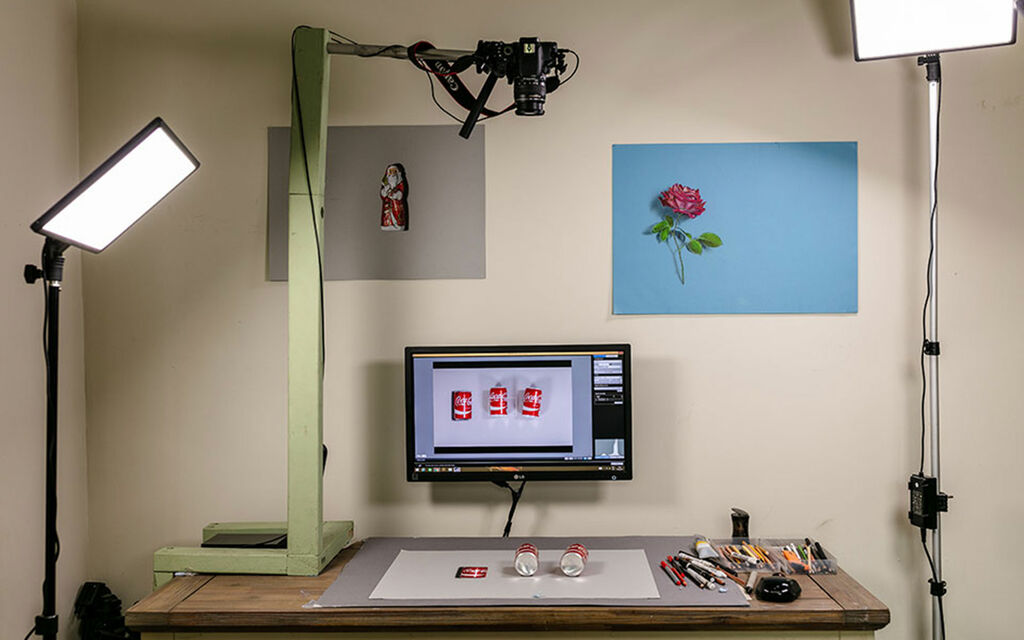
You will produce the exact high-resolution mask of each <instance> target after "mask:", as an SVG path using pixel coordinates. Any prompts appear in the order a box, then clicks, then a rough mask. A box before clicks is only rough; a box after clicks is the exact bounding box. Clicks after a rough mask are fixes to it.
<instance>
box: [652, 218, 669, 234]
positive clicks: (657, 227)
mask: <svg viewBox="0 0 1024 640" xmlns="http://www.w3.org/2000/svg"><path fill="white" fill-rule="evenodd" d="M665 229H668V223H667V222H665V221H664V220H662V221H661V222H659V223H658V224H656V225H654V226H653V227H651V233H658V232H660V231H664V230H665Z"/></svg>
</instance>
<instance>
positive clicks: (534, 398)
mask: <svg viewBox="0 0 1024 640" xmlns="http://www.w3.org/2000/svg"><path fill="white" fill-rule="evenodd" d="M540 396H541V390H540V389H539V388H537V387H532V386H531V387H526V389H525V390H524V391H523V415H524V416H525V417H527V418H538V417H540Z"/></svg>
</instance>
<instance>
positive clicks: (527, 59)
mask: <svg viewBox="0 0 1024 640" xmlns="http://www.w3.org/2000/svg"><path fill="white" fill-rule="evenodd" d="M473 58H474V61H475V62H476V70H477V71H478V72H480V73H485V72H486V73H489V74H491V75H493V76H496V77H498V78H507V79H508V83H509V84H510V85H512V94H513V96H514V97H515V103H516V115H517V116H542V115H544V99H545V98H546V97H547V94H548V93H549V92H551V91H554V90H555V89H557V88H558V85H559V84H560V80H559V78H558V75H557V74H560V73H565V70H566V65H565V49H559V48H558V44H556V43H554V42H540V41H539V39H538V38H520V39H519V41H518V42H509V43H505V42H496V41H484V40H481V41H480V42H479V43H478V44H477V48H476V53H475V55H474V56H473Z"/></svg>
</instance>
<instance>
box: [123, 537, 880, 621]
mask: <svg viewBox="0 0 1024 640" xmlns="http://www.w3.org/2000/svg"><path fill="white" fill-rule="evenodd" d="M358 547H359V543H356V544H354V545H352V546H351V547H349V548H348V549H345V550H344V551H342V552H341V553H340V554H338V557H337V558H335V559H334V562H332V563H331V564H330V565H329V566H328V567H327V569H325V570H324V572H323V573H322V574H320V575H319V576H315V577H301V576H252V575H196V576H184V577H178V578H175V579H173V580H172V581H171V582H169V583H167V584H166V585H164V586H163V587H161V588H160V589H159V590H157V591H155V592H154V593H152V594H150V595H149V596H147V597H146V598H144V599H143V600H141V601H139V602H138V603H137V604H135V606H133V607H132V608H130V609H129V610H128V611H127V613H126V614H125V619H126V623H127V626H128V627H129V628H131V629H133V630H135V631H142V632H154V631H179V632H181V631H239V630H252V631H289V632H296V631H459V630H464V631H476V632H480V631H485V630H490V631H512V630H530V631H584V630H588V631H594V630H618V631H622V630H631V631H658V630H680V631H683V630H686V631H698V630H722V631H730V630H731V631H744V630H751V631H752V630H775V631H820V630H844V631H874V630H876V629H881V628H882V627H884V626H885V625H887V624H888V623H889V609H888V608H887V607H886V606H885V605H884V604H882V602H881V601H879V600H878V599H877V598H875V597H874V596H873V595H871V593H869V592H868V590H867V589H865V588H864V587H862V586H861V585H860V584H859V583H858V582H857V581H856V580H854V579H853V578H851V577H850V576H849V575H848V574H847V573H845V572H844V571H842V570H840V571H839V573H838V574H837V575H820V576H802V575H801V576H796V580H797V581H799V582H800V586H801V588H802V590H803V594H802V595H801V596H800V598H799V599H798V600H797V601H796V602H792V603H787V604H776V603H770V602H761V601H759V600H757V599H754V600H753V601H752V602H751V605H750V607H604V606H601V607H579V606H558V607H539V606H529V607H509V606H502V607H460V606H451V607H367V608H344V609H303V608H302V605H304V604H306V603H308V602H310V601H311V600H315V599H316V598H318V597H320V594H321V593H323V592H324V590H326V589H327V587H329V586H330V585H331V583H333V582H334V580H335V578H337V577H338V573H339V572H340V571H341V568H342V567H343V566H345V563H347V562H348V561H349V559H351V558H352V556H353V555H354V554H355V551H356V549H357V548H358Z"/></svg>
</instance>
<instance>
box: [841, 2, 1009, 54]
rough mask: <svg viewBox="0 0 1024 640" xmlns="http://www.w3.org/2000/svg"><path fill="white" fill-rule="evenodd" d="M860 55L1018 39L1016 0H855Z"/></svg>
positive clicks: (966, 46) (989, 44) (856, 44)
mask: <svg viewBox="0 0 1024 640" xmlns="http://www.w3.org/2000/svg"><path fill="white" fill-rule="evenodd" d="M850 9H851V13H852V16H853V40H854V57H855V58H856V59H857V60H875V59H878V58H895V57H899V56H912V55H919V54H926V53H940V52H944V51H956V50H960V49H978V48H981V47H995V46H999V45H1007V44H1013V43H1014V42H1016V40H1017V16H1016V11H1015V9H1014V0H850Z"/></svg>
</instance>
